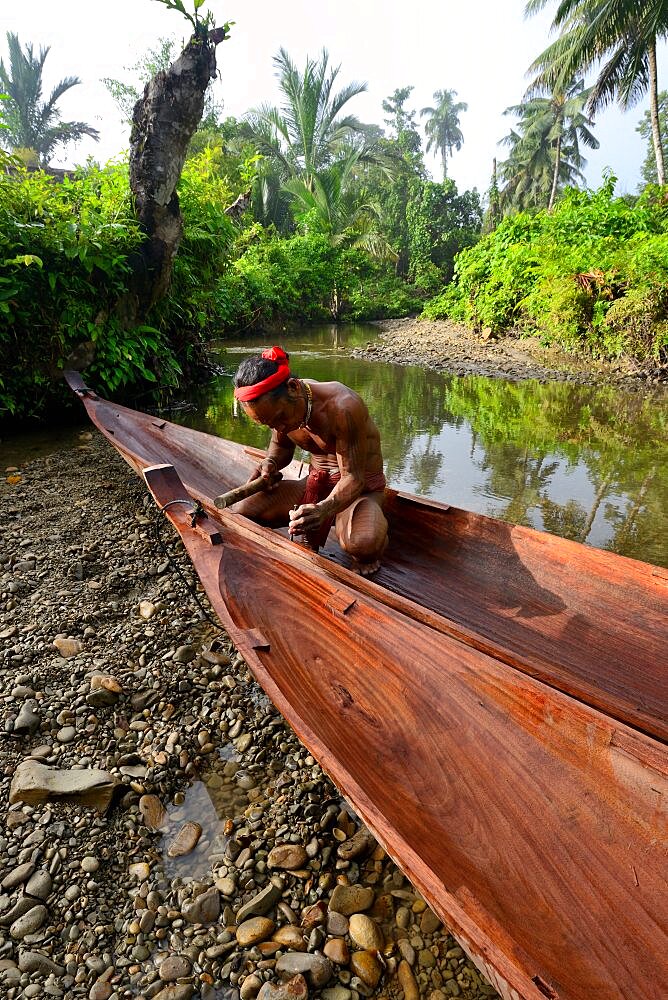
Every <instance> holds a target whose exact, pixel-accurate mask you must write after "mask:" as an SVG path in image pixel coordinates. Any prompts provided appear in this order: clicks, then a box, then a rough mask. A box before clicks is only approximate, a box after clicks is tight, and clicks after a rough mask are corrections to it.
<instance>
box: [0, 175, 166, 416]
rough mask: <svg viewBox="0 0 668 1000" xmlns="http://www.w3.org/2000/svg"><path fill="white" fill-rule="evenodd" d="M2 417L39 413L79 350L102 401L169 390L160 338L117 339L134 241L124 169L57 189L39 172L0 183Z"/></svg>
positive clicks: (129, 334)
mask: <svg viewBox="0 0 668 1000" xmlns="http://www.w3.org/2000/svg"><path fill="white" fill-rule="evenodd" d="M0 233H2V240H1V242H0V372H2V376H1V378H2V381H1V382H0V416H6V415H7V414H11V415H14V416H22V415H31V414H34V413H38V412H39V411H40V410H42V409H43V408H44V406H45V405H47V403H49V402H53V400H54V399H55V398H56V395H57V389H58V381H57V380H58V377H59V373H60V372H61V371H62V369H63V367H65V365H66V361H67V358H68V356H69V355H70V353H71V352H72V351H73V350H74V349H76V348H77V347H78V346H80V345H81V344H83V343H86V344H87V345H89V346H90V348H91V350H92V352H93V354H94V361H93V364H92V366H91V368H90V371H91V378H93V379H95V381H96V383H97V384H98V385H99V386H100V387H101V388H102V389H103V390H106V391H108V392H113V391H114V390H116V389H118V388H119V387H122V386H129V385H131V384H133V383H135V382H137V381H138V380H148V381H152V382H155V381H158V380H159V381H161V382H163V383H168V382H169V381H172V382H173V381H174V380H175V377H176V375H177V374H178V371H179V368H178V364H177V362H176V358H175V356H174V354H173V352H172V350H171V348H170V346H169V343H168V341H167V338H166V336H165V334H164V333H161V332H159V331H158V330H157V329H155V328H153V327H150V326H140V327H136V328H134V329H130V330H124V329H123V327H122V324H121V322H120V320H119V318H118V317H117V316H116V315H115V314H114V312H113V308H114V305H115V303H116V301H117V299H118V298H119V296H120V295H122V293H123V292H124V291H125V289H126V282H127V275H128V257H129V255H130V254H131V253H132V251H133V250H134V249H135V248H136V247H137V246H138V244H139V241H140V238H141V237H140V233H139V229H138V226H137V223H136V221H135V218H134V213H133V211H132V205H131V200H130V195H129V189H128V183H127V179H126V168H125V167H124V166H122V165H116V166H111V167H108V168H106V169H105V170H100V169H99V168H96V167H89V168H87V169H85V170H80V171H78V172H77V173H76V174H75V175H74V176H73V177H66V178H65V179H64V180H63V182H62V183H57V182H56V181H54V179H53V178H51V177H48V176H47V175H46V174H44V173H42V172H37V173H30V174H28V173H17V174H15V175H13V176H10V177H4V176H3V177H0Z"/></svg>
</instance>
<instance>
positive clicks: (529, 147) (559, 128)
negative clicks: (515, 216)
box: [499, 98, 596, 211]
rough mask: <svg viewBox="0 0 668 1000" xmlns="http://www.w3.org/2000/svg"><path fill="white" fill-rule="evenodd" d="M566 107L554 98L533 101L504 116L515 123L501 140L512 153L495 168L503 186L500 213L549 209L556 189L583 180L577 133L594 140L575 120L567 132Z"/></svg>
mask: <svg viewBox="0 0 668 1000" xmlns="http://www.w3.org/2000/svg"><path fill="white" fill-rule="evenodd" d="M564 106H565V105H564V103H563V102H562V101H560V100H555V99H554V98H534V99H533V100H530V101H525V102H523V103H522V104H517V105H513V106H512V107H510V108H508V109H507V110H506V114H514V115H517V116H518V117H519V122H518V124H517V127H516V129H511V131H510V133H509V134H508V135H507V136H505V137H504V138H503V139H502V140H501V142H502V143H503V144H504V145H506V146H508V147H509V149H510V152H509V155H508V159H507V160H505V161H503V162H502V163H500V164H499V173H500V175H501V178H502V180H503V181H504V182H505V186H504V187H503V189H502V191H501V202H502V205H503V207H504V209H506V210H507V209H509V208H514V209H518V210H520V211H524V210H526V209H529V208H542V207H545V206H550V207H551V205H552V204H553V201H554V193H555V192H556V190H557V189H558V186H565V185H574V184H577V183H578V182H579V181H582V180H583V175H582V169H583V167H585V166H586V160H584V158H583V157H582V155H581V154H580V147H579V138H580V127H583V128H585V129H586V130H587V133H588V142H589V143H591V141H593V142H594V143H596V140H595V139H594V137H593V135H591V133H589V131H588V126H587V125H584V124H583V123H580V122H579V118H577V117H574V121H575V122H576V123H577V124H574V125H572V126H571V125H570V123H569V125H568V127H565V122H564V118H563V114H562V111H563V107H564ZM587 121H588V119H587Z"/></svg>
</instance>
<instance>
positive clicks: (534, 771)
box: [146, 467, 668, 1000]
mask: <svg viewBox="0 0 668 1000" xmlns="http://www.w3.org/2000/svg"><path fill="white" fill-rule="evenodd" d="M146 478H147V482H148V485H149V487H150V489H151V491H152V492H153V494H154V496H155V498H156V501H157V502H158V503H159V505H160V506H163V505H164V503H166V502H167V500H169V499H172V498H174V497H175V496H180V497H184V498H185V497H187V496H188V493H187V491H185V489H184V487H183V485H182V484H181V483H180V481H179V479H178V477H177V476H176V473H175V472H174V470H173V469H171V468H169V467H167V468H165V469H154V470H151V471H150V472H147V473H146ZM167 514H168V516H169V517H170V519H171V520H172V522H173V523H174V524H175V526H176V528H177V530H178V531H179V532H180V534H181V537H182V538H183V540H184V542H185V544H186V547H187V549H188V552H189V554H190V555H191V558H192V559H193V562H194V563H195V565H196V566H197V568H198V572H199V574H200V577H201V579H202V581H203V583H204V586H205V588H206V590H207V593H208V594H209V597H210V599H211V601H212V603H213V605H214V607H215V609H216V611H217V613H218V614H219V616H220V618H221V621H222V622H223V624H224V625H225V626H226V628H227V629H228V630H229V632H230V634H231V636H232V638H233V640H234V642H235V643H236V644H237V646H238V647H239V648H240V649H241V650H242V652H243V653H244V655H245V657H246V659H247V662H248V663H249V665H250V666H251V668H252V670H253V671H254V673H255V674H256V676H257V677H258V679H259V680H260V682H261V683H262V685H263V686H264V688H265V690H266V691H267V693H268V694H269V695H270V697H271V698H272V700H273V701H274V702H275V704H276V705H277V706H278V708H279V709H280V710H281V711H282V712H283V714H284V715H285V717H286V718H287V719H288V721H289V722H290V723H291V725H292V726H293V728H294V729H295V730H296V732H297V733H298V735H299V736H300V738H301V739H302V740H303V741H304V743H305V744H306V745H307V746H308V747H309V749H310V750H311V751H312V752H313V753H314V754H315V755H316V757H317V758H318V760H319V761H320V762H321V764H322V766H323V767H324V768H325V770H326V771H328V773H329V774H330V775H331V776H332V778H333V780H334V781H335V782H336V784H337V785H338V786H339V788H340V789H341V790H342V791H343V792H344V794H345V795H347V797H348V798H349V799H350V801H351V802H352V803H353V805H354V806H355V808H356V809H357V810H358V811H359V812H360V814H361V815H362V816H363V818H364V819H365V821H366V822H367V824H368V825H369V826H370V828H371V829H372V830H373V831H374V832H375V834H376V835H377V836H378V837H379V839H380V840H381V842H382V843H383V844H384V846H385V847H386V849H387V850H388V851H389V853H390V854H391V855H392V856H393V857H395V858H396V859H397V861H398V862H399V863H400V865H401V866H402V868H403V869H404V870H405V871H406V872H407V874H408V875H409V876H410V877H411V878H412V879H413V881H414V882H415V883H416V884H417V885H418V886H419V887H420V889H421V890H422V892H423V893H424V895H425V898H427V899H428V901H429V902H430V904H431V905H432V906H433V907H434V909H435V910H436V912H438V913H439V914H440V915H441V916H442V917H443V919H444V920H445V921H446V922H447V923H448V925H449V926H450V927H451V928H452V930H453V932H454V933H455V935H456V936H457V937H459V939H460V940H461V941H462V942H463V943H464V944H465V946H466V947H467V949H468V950H469V952H470V953H471V954H472V956H473V957H474V958H475V959H476V960H477V961H478V962H479V964H480V966H481V968H483V969H484V971H486V973H487V974H488V975H490V976H491V978H492V981H493V982H494V983H495V985H496V986H497V987H498V988H499V989H500V990H501V992H502V994H503V995H504V996H506V997H514V996H516V997H523V998H527V1000H544V997H545V996H546V995H548V996H552V997H556V998H559V1000H571V998H573V1000H575V998H577V1000H589V998H591V997H605V998H606V1000H622V998H625V1000H627V998H629V997H640V996H641V997H643V1000H659V998H660V997H663V996H664V991H665V986H666V984H668V910H667V906H666V891H667V889H668V885H667V884H666V860H667V858H666V845H665V835H666V814H665V806H664V803H665V801H666V798H665V797H666V794H668V780H667V778H666V774H667V773H668V752H667V751H666V748H665V747H664V746H662V745H661V744H659V743H658V742H657V741H655V740H651V739H649V738H648V737H646V736H643V735H642V734H639V733H636V732H634V731H633V730H629V729H628V728H627V727H625V726H623V725H622V724H620V723H616V722H612V721H611V720H609V719H608V718H606V717H605V716H603V715H602V714H600V713H598V712H596V711H595V710H593V709H591V708H589V707H588V706H584V705H582V704H580V703H578V702H577V701H574V700H573V699H572V698H570V697H568V696H567V695H564V694H562V693H561V692H558V691H555V690H554V689H552V688H550V687H548V686H547V685H545V684H543V683H542V682H540V681H537V680H534V679H533V678H531V677H528V676H525V675H523V674H521V673H518V672H517V671H515V670H512V669H509V668H508V667H507V666H506V665H503V664H500V663H498V662H497V661H496V660H494V659H493V658H491V657H488V656H486V655H485V654H482V653H480V652H478V651H477V650H472V649H471V648H469V647H467V646H465V645H464V644H462V643H460V642H457V641H455V640H453V639H451V638H449V637H446V636H444V635H443V634H441V633H439V632H437V631H435V630H433V629H430V628H428V627H426V626H424V625H421V624H420V623H417V622H415V621H414V620H413V619H411V618H408V617H406V616H404V615H401V614H399V613H396V612H395V613H393V614H392V615H388V612H387V609H386V607H385V606H384V605H383V604H382V603H380V602H378V601H375V600H374V599H373V598H371V597H369V596H367V595H364V594H361V593H360V592H359V591H357V590H355V589H354V588H350V587H346V586H345V585H343V584H342V583H341V582H340V581H332V580H331V579H329V578H328V577H327V575H326V574H325V573H323V572H321V571H320V570H319V568H318V567H317V566H315V565H313V563H312V562H311V561H310V560H309V559H308V558H306V554H305V553H304V550H302V549H301V548H299V547H298V546H292V545H286V546H285V550H283V547H281V552H280V554H274V553H273V551H272V547H271V546H270V545H268V543H267V541H266V539H265V538H263V537H262V535H261V533H257V534H255V533H253V532H252V531H251V532H249V531H248V528H247V525H246V524H245V523H244V519H243V518H241V517H239V516H238V515H229V516H228V517H227V519H226V520H225V523H224V525H221V533H222V535H223V543H222V546H219V547H215V548H214V547H212V546H210V545H207V544H206V542H205V541H204V540H203V538H202V535H201V534H198V533H196V532H194V531H193V530H192V529H191V528H190V520H189V513H188V511H187V510H186V509H184V508H183V507H176V506H174V507H170V508H168V510H167ZM209 521H210V523H208V522H209ZM202 527H203V529H204V531H205V532H208V531H209V530H213V527H215V521H211V520H210V519H206V520H205V521H204V522H202ZM258 637H259V638H258Z"/></svg>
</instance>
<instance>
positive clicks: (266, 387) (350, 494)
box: [234, 347, 387, 576]
mask: <svg viewBox="0 0 668 1000" xmlns="http://www.w3.org/2000/svg"><path fill="white" fill-rule="evenodd" d="M288 361H289V357H288V355H287V354H286V353H285V351H283V350H282V348H280V347H272V348H271V349H270V350H268V351H264V352H263V353H262V354H261V355H254V356H253V357H251V358H247V359H246V361H243V362H242V363H241V364H240V365H239V368H238V370H237V373H236V375H235V376H234V385H235V390H234V395H235V397H236V399H238V400H239V402H240V403H241V405H242V406H243V408H244V411H245V413H246V414H247V415H248V416H249V417H250V418H251V420H254V421H255V422H256V423H259V424H264V425H265V426H267V427H271V442H270V444H269V448H268V450H267V457H266V458H265V460H264V461H263V462H262V463H261V465H259V466H258V467H257V469H256V470H255V472H254V473H253V475H252V476H251V479H256V478H258V477H259V476H261V477H262V478H263V479H265V480H266V481H267V490H266V491H265V492H262V493H258V494H256V495H255V496H253V497H250V498H249V499H247V500H243V501H241V503H239V504H237V505H236V506H235V508H234V509H235V510H236V511H237V512H238V513H241V514H245V515H246V516H247V517H250V518H252V519H253V520H254V521H259V522H260V523H261V524H266V525H269V526H271V527H282V526H285V525H288V526H289V530H290V533H291V534H292V535H298V536H303V537H304V539H305V542H306V544H307V545H308V546H309V547H310V548H312V549H315V550H316V551H317V549H318V548H319V547H320V546H321V545H324V544H325V540H326V538H327V534H328V532H329V529H330V527H331V525H332V523H334V524H335V526H336V536H337V538H338V541H339V545H340V546H341V548H342V549H344V550H345V551H346V552H347V553H349V555H350V556H351V557H352V559H353V568H354V569H356V570H358V571H359V572H360V573H362V574H364V575H365V576H366V575H369V574H370V573H375V571H376V570H377V569H378V568H379V566H380V559H381V556H382V554H383V552H384V551H385V547H386V545H387V521H386V519H385V515H384V514H383V501H384V497H385V476H384V475H383V456H382V453H381V450H380V435H379V433H378V428H377V427H376V425H375V424H374V422H373V420H372V419H371V417H370V416H369V411H368V410H367V408H366V406H365V404H364V402H363V401H362V400H361V399H360V397H359V396H358V395H357V393H356V392H353V391H352V389H348V388H347V387H346V386H345V385H342V384H341V383H340V382H313V381H306V380H305V379H300V378H295V377H294V376H293V375H292V373H291V371H290V367H289V364H288ZM297 445H299V447H300V448H303V449H304V450H305V451H309V452H310V453H311V455H312V458H311V467H310V472H309V475H308V476H306V477H305V478H304V479H299V480H289V479H288V480H281V481H280V482H277V473H278V472H279V471H280V469H283V468H284V467H285V466H286V465H288V464H289V463H290V462H291V461H292V458H293V456H294V452H295V447H296V446H297Z"/></svg>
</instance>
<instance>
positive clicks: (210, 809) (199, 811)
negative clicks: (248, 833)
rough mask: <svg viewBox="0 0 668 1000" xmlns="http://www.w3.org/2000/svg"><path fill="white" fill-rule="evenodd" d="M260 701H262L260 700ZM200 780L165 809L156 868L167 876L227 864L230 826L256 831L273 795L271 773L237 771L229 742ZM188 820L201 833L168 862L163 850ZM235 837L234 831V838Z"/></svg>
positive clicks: (193, 874)
mask: <svg viewBox="0 0 668 1000" xmlns="http://www.w3.org/2000/svg"><path fill="white" fill-rule="evenodd" d="M260 697H261V698H262V699H264V700H266V696H265V695H264V694H261V695H260ZM211 756H212V759H211V760H210V761H209V765H208V768H207V770H206V771H204V772H203V773H202V777H201V780H197V781H193V782H192V783H191V784H190V785H189V786H188V788H187V789H186V792H185V796H184V798H183V801H182V802H179V803H178V805H174V804H172V805H170V806H168V808H167V822H166V825H165V827H164V832H163V837H162V842H161V847H162V870H163V872H164V874H165V876H166V877H167V878H170V879H174V878H176V877H178V878H180V879H182V880H183V881H188V880H190V879H198V878H201V877H202V876H204V875H206V874H208V873H209V872H211V871H212V870H213V871H215V869H216V868H217V867H218V866H220V865H221V864H229V850H230V848H229V846H228V845H229V842H230V837H231V836H232V835H233V834H232V830H233V828H239V827H242V826H243V827H247V828H248V829H249V830H254V829H257V828H258V827H259V825H260V821H261V819H262V815H263V813H264V809H265V807H266V805H267V802H268V801H269V799H270V798H271V796H272V795H273V794H274V788H273V782H274V781H275V779H276V772H275V770H274V769H273V767H271V766H268V767H267V766H264V765H259V764H253V765H250V767H248V768H242V767H241V765H240V760H241V756H240V754H239V753H238V752H237V751H236V749H235V747H234V746H233V744H231V743H229V744H223V746H221V747H219V748H218V750H217V752H216V754H215V755H213V754H212V755H211ZM188 821H194V822H196V823H199V825H200V826H201V827H202V835H201V837H200V840H199V842H198V844H197V846H196V847H195V849H194V850H193V851H191V852H190V853H189V854H186V855H184V856H182V857H176V858H171V857H170V856H169V854H168V848H169V845H170V844H171V843H173V841H174V838H175V837H176V835H177V833H178V831H179V830H180V829H181V828H182V826H183V824H184V823H186V822H188ZM234 835H235V836H238V835H239V834H238V832H237V833H235V834H234Z"/></svg>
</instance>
